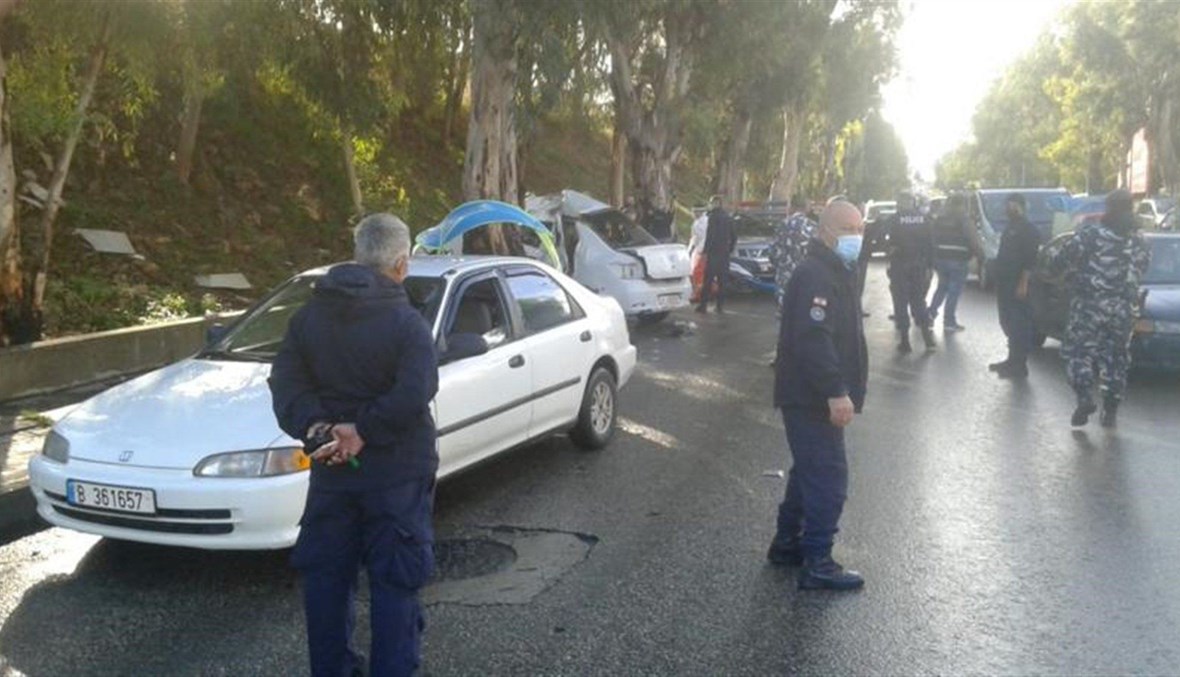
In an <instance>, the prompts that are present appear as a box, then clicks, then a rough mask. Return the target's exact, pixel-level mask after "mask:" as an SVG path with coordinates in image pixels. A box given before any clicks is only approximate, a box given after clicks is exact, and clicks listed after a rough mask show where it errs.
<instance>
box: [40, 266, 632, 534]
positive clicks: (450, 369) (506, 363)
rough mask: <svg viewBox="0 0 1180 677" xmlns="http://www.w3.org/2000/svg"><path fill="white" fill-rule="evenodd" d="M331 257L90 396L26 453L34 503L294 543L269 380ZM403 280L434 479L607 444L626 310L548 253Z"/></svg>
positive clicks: (301, 457)
mask: <svg viewBox="0 0 1180 677" xmlns="http://www.w3.org/2000/svg"><path fill="white" fill-rule="evenodd" d="M325 272H326V269H318V270H313V271H309V272H306V273H303V274H301V275H297V276H295V277H293V278H292V279H290V280H288V281H287V282H286V283H284V284H283V285H282V286H280V287H279V288H278V289H277V290H275V291H274V292H273V293H272V294H271V295H270V296H268V297H267V298H265V299H263V300H262V301H261V302H260V303H258V304H257V305H256V306H255V307H254V308H253V309H252V310H250V311H249V312H248V313H246V314H245V315H243V316H242V318H241V319H240V320H238V321H237V322H236V323H234V324H233V325H232V326H230V327H229V328H228V330H226V331H225V333H224V334H223V335H222V336H221V337H220V338H218V339H215V340H213V341H212V342H211V343H210V344H209V347H208V348H207V349H206V350H205V351H203V352H201V353H199V354H198V355H196V356H195V357H192V358H189V359H186V360H183V361H181V362H178V363H176V364H172V365H170V366H167V367H164V368H162V369H159V370H156V371H153V372H150V373H148V374H145V375H143V376H140V377H139V378H136V379H134V380H131V381H128V382H126V383H123V384H121V385H118V386H116V387H114V388H111V389H110V390H107V391H106V392H104V393H102V394H100V395H97V396H95V397H93V398H91V399H90V400H87V401H86V402H84V403H83V404H82V405H80V406H79V407H78V408H77V409H75V410H74V411H72V412H71V413H70V414H69V415H68V416H66V417H65V418H63V419H62V420H61V421H59V422H58V423H57V424H56V425H54V427H53V430H52V431H51V432H50V433H49V436H48V438H47V439H46V441H45V446H44V449H43V451H42V453H41V455H39V456H37V457H35V458H34V459H33V460H32V461H31V462H30V463H29V476H30V484H31V487H32V490H33V495H34V496H35V497H36V499H37V512H38V513H40V515H41V516H42V517H43V518H45V519H46V520H47V521H49V522H50V523H52V524H55V525H57V526H62V527H67V528H70V529H75V530H78V531H85V532H89V533H93V534H99V535H102V536H109V537H111V538H118V539H125V540H132V541H143V542H148V543H159V544H165V545H178V546H191V547H198V548H213V549H248V550H253V549H268V548H283V547H288V546H290V545H292V544H293V543H294V542H295V537H296V535H297V534H298V532H299V526H298V521H299V517H300V515H301V513H302V511H303V503H304V498H305V497H306V494H307V481H308V476H309V473H308V472H307V470H308V463H309V462H308V459H307V457H306V455H305V454H304V453H303V450H302V448H301V447H300V443H299V442H298V441H297V440H293V439H291V438H290V437H288V436H287V435H286V434H284V433H283V432H282V431H281V430H279V428H278V425H277V424H276V423H275V418H274V414H273V413H272V410H271V397H270V391H269V389H268V388H267V384H266V378H267V376H268V375H269V373H270V360H271V359H272V357H273V356H274V354H275V352H276V351H277V349H278V347H279V345H280V343H281V342H282V338H283V334H284V332H285V330H286V326H287V321H288V320H289V318H290V317H291V315H292V314H293V313H294V312H295V311H296V310H297V309H298V308H299V307H300V306H301V305H302V304H303V303H305V302H306V300H307V299H308V298H309V297H310V295H311V292H312V288H313V285H314V284H315V281H316V279H317V278H319V277H320V276H322V275H323V274H324V273H325ZM405 286H406V289H407V291H408V292H409V294H410V297H411V300H412V302H413V303H414V304H415V306H416V307H418V308H419V310H421V312H422V313H423V315H424V316H425V317H426V318H427V320H428V321H429V322H430V324H431V326H432V327H433V331H434V335H435V337H436V340H437V341H438V348H439V355H440V367H439V392H438V396H437V397H436V398H435V400H434V403H433V407H434V415H435V421H436V423H437V426H438V433H439V442H438V445H439V456H440V466H439V472H438V474H439V477H445V476H447V475H450V474H452V473H455V472H458V471H459V470H462V469H463V468H466V467H468V466H470V465H472V464H473V463H476V462H478V461H481V460H483V459H486V458H488V457H489V456H492V455H494V454H497V453H500V452H502V451H505V450H507V449H510V448H512V447H516V446H518V445H520V444H522V443H524V442H527V441H529V440H533V439H536V438H539V437H542V436H545V435H548V434H550V433H555V432H563V431H568V432H569V433H570V437H571V438H572V439H573V440H574V441H575V442H576V443H578V444H579V445H581V446H584V447H589V448H597V447H601V446H604V445H605V444H607V442H609V441H610V439H611V436H612V435H613V433H614V429H615V420H616V415H617V411H618V409H617V405H616V395H617V391H618V389H619V388H621V387H622V386H623V385H624V384H626V382H627V380H628V379H629V378H630V376H631V373H632V371H634V369H635V360H636V356H635V347H634V346H632V345H631V340H630V336H629V335H628V332H627V324H626V322H625V319H624V316H623V311H622V309H621V308H620V307H619V304H618V303H617V302H616V301H615V300H614V299H611V298H608V297H602V296H598V295H596V294H594V293H593V292H591V291H589V290H587V289H586V288H585V287H582V286H581V285H580V284H578V283H577V282H575V281H574V280H572V279H570V278H569V277H566V276H565V275H563V274H561V273H559V272H556V271H555V270H553V269H552V268H549V267H547V266H545V265H543V264H539V263H537V262H535V261H531V260H528V259H515V258H493V257H487V258H482V257H481V258H443V257H421V258H419V257H415V258H413V259H412V260H411V264H410V276H409V277H408V278H407V279H406V283H405Z"/></svg>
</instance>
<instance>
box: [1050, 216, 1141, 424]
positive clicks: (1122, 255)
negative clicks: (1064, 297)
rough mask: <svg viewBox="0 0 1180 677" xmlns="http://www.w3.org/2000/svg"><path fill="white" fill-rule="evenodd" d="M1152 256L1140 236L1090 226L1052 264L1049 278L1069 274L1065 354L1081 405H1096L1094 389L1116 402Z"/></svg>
mask: <svg viewBox="0 0 1180 677" xmlns="http://www.w3.org/2000/svg"><path fill="white" fill-rule="evenodd" d="M1150 262H1151V251H1150V250H1149V249H1148V247H1147V243H1146V242H1145V241H1144V240H1143V235H1142V234H1141V233H1139V232H1138V231H1137V230H1134V229H1131V228H1129V227H1128V228H1126V229H1125V230H1124V231H1123V232H1119V230H1118V229H1116V228H1112V227H1110V226H1108V225H1107V224H1106V223H1105V221H1104V222H1102V223H1088V224H1086V225H1084V226H1082V227H1081V228H1079V229H1078V231H1077V233H1075V234H1074V236H1073V237H1071V238H1069V240H1068V241H1067V242H1066V243H1065V245H1064V246H1063V247H1062V248H1061V251H1060V252H1059V253H1058V254H1057V255H1055V256H1054V257H1053V259H1052V260H1051V261H1050V272H1051V273H1052V274H1055V275H1060V274H1062V273H1064V274H1066V275H1067V276H1068V277H1067V281H1068V283H1069V288H1070V302H1069V325H1068V326H1067V327H1066V330H1065V341H1064V342H1063V343H1062V350H1061V354H1062V356H1063V357H1064V358H1065V359H1066V361H1067V366H1066V373H1067V375H1068V377H1069V383H1070V385H1071V386H1072V387H1073V389H1074V391H1075V392H1076V393H1077V395H1078V401H1079V402H1082V403H1089V402H1092V401H1093V399H1092V398H1093V392H1094V386H1095V385H1096V382H1097V381H1101V386H1102V394H1103V396H1104V397H1105V398H1109V399H1111V400H1114V401H1115V402H1117V401H1118V400H1119V399H1121V397H1122V394H1123V390H1124V388H1125V387H1126V384H1127V370H1128V368H1129V367H1130V366H1131V351H1130V347H1131V333H1132V331H1133V329H1134V325H1135V319H1136V318H1137V316H1138V314H1139V279H1140V278H1141V277H1142V276H1143V274H1144V272H1146V270H1147V267H1148V265H1149V264H1150Z"/></svg>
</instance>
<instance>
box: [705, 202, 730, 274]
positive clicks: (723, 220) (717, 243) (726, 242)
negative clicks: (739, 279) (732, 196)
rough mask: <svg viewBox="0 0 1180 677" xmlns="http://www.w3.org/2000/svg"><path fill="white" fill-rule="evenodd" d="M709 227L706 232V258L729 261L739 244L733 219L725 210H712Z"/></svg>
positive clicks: (710, 211)
mask: <svg viewBox="0 0 1180 677" xmlns="http://www.w3.org/2000/svg"><path fill="white" fill-rule="evenodd" d="M708 214H709V226H708V228H706V230H705V256H707V257H709V258H710V259H718V260H720V259H725V260H727V261H728V260H729V255H730V253H731V252H732V251H733V248H734V245H736V244H737V229H735V228H734V223H733V217H732V216H730V215H729V214H727V213H725V210H724V209H711V210H709V212H708Z"/></svg>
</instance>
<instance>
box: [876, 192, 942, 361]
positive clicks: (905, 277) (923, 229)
mask: <svg viewBox="0 0 1180 677" xmlns="http://www.w3.org/2000/svg"><path fill="white" fill-rule="evenodd" d="M888 218H889V223H888V225H887V226H886V227H887V228H888V232H889V245H890V252H889V291H890V293H891V295H892V296H893V324H894V326H895V327H897V333H898V334H899V337H900V339H899V341H898V344H897V349H898V351H900V352H902V353H910V352H913V350H914V349H913V347H912V346H911V345H910V317H911V316H912V317H913V320H914V323H915V324H917V325H918V328H919V329H921V330H922V340H923V341H924V342H925V343H926V349H927V350H934V347H935V345H936V344H935V341H934V331H933V330H932V329H931V328H930V327H931V320H930V313H929V310H928V309H927V308H926V291H927V290H928V289H929V288H930V273H931V269H932V267H933V265H934V232H933V231H932V230H931V228H930V223H929V222H928V221H927V220H926V217H925V216H922V214H921V212H919V211H918V210H917V209H915V208H914V195H913V193H910V192H909V191H902V192H901V193H899V194H898V196H897V213H895V214H893V215H891V216H889V217H888Z"/></svg>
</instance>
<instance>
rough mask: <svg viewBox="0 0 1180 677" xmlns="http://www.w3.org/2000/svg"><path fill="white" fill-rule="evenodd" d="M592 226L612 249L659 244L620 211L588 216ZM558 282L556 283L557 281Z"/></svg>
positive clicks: (587, 220)
mask: <svg viewBox="0 0 1180 677" xmlns="http://www.w3.org/2000/svg"><path fill="white" fill-rule="evenodd" d="M586 222H587V223H588V224H589V225H590V228H591V229H592V230H593V231H594V232H595V233H597V234H598V237H601V238H602V239H603V240H605V241H606V243H607V244H608V245H610V247H611V249H623V248H625V247H644V246H647V245H652V244H659V242H657V241H656V239H655V238H654V237H652V235H651V233H649V232H647V231H646V230H644V229H643V228H642V227H641V226H638V225H636V224H635V223H632V222H631V220H630V219H628V218H627V217H626V216H623V215H622V214H621V213H619V212H615V211H608V212H604V213H602V214H595V215H592V216H587V217H586ZM555 284H556V283H555Z"/></svg>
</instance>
